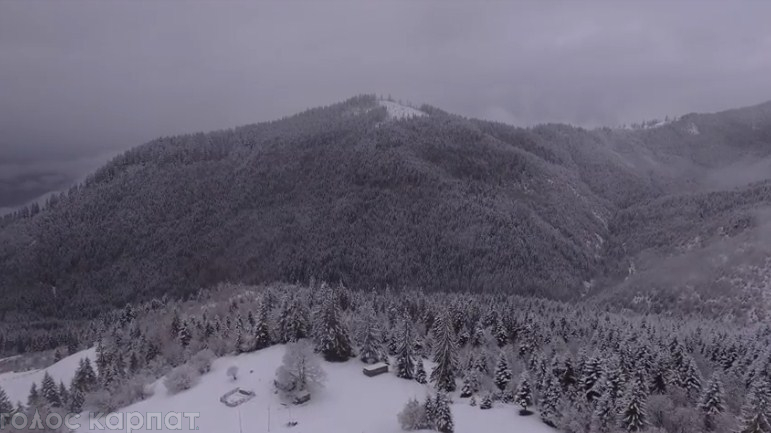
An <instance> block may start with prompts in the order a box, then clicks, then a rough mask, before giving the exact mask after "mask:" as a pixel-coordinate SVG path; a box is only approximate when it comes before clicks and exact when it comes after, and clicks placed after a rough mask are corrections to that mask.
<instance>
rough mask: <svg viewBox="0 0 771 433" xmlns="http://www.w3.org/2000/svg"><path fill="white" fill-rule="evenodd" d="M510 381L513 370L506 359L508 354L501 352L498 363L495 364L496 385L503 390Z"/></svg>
mask: <svg viewBox="0 0 771 433" xmlns="http://www.w3.org/2000/svg"><path fill="white" fill-rule="evenodd" d="M509 382H511V370H510V369H509V363H508V361H506V354H505V353H503V352H501V354H500V356H499V357H498V363H497V364H496V365H495V386H497V387H498V389H499V390H500V391H501V392H503V391H504V390H505V389H506V386H508V384H509Z"/></svg>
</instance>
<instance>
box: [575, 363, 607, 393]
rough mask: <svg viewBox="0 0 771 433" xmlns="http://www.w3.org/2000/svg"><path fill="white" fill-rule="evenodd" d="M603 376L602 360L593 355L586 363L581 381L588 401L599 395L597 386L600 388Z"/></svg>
mask: <svg viewBox="0 0 771 433" xmlns="http://www.w3.org/2000/svg"><path fill="white" fill-rule="evenodd" d="M601 377H602V366H601V364H600V360H599V358H597V357H596V356H592V357H590V358H589V359H587V360H586V362H585V363H584V368H583V371H582V372H581V379H580V381H579V383H580V387H581V391H582V392H583V394H584V398H585V399H586V401H589V402H592V401H594V399H595V398H597V397H599V395H600V392H599V390H598V389H597V388H599V386H598V385H599V381H600V378H601Z"/></svg>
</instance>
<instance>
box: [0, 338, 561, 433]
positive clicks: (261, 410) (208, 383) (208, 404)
mask: <svg viewBox="0 0 771 433" xmlns="http://www.w3.org/2000/svg"><path fill="white" fill-rule="evenodd" d="M283 354H284V347H283V346H274V347H271V348H268V349H265V350H261V351H258V352H253V353H248V354H243V355H238V356H227V357H223V358H219V359H217V360H215V361H214V363H213V364H212V371H211V372H210V373H208V374H206V375H204V376H203V377H201V380H200V382H199V383H198V384H197V385H196V386H195V387H193V388H192V389H189V390H187V391H184V392H181V393H179V394H176V395H169V394H168V393H167V391H166V388H165V387H164V385H163V381H162V380H159V381H157V382H156V383H155V384H154V387H155V394H154V395H153V396H152V397H150V398H148V399H147V400H144V401H141V402H138V403H135V404H133V405H131V406H128V407H126V408H123V409H121V410H120V412H122V413H124V414H128V413H130V412H138V413H139V414H146V413H159V412H160V413H162V414H164V416H165V414H167V413H170V412H188V413H189V412H197V413H200V415H199V416H198V417H197V418H196V422H195V427H196V429H197V430H198V431H199V432H223V433H227V432H243V433H258V432H259V433H262V432H281V431H287V432H289V433H362V432H366V433H379V432H382V433H397V432H400V431H401V428H400V426H399V423H398V421H397V419H396V415H397V413H399V412H400V411H401V410H402V408H403V407H404V405H405V403H406V402H407V400H409V399H410V398H413V397H414V398H417V399H418V400H420V401H422V400H423V399H424V398H425V396H426V395H427V394H428V393H429V392H430V391H431V387H430V385H421V384H419V383H417V382H415V381H411V380H405V379H399V378H397V377H396V376H395V375H394V374H393V373H392V372H391V373H387V374H383V375H380V376H376V377H367V376H364V375H363V374H362V368H363V367H364V364H363V363H361V362H360V361H359V360H357V359H353V360H350V361H348V362H346V363H342V364H335V363H328V362H322V367H323V368H324V370H325V371H326V374H327V378H326V381H325V385H324V387H323V388H322V389H321V390H319V391H317V393H316V394H314V395H313V398H312V399H311V401H310V402H308V403H305V404H303V405H301V406H285V405H282V403H281V400H280V399H279V397H278V395H276V394H275V393H274V391H273V390H274V388H273V378H274V375H275V371H276V368H278V366H279V365H280V364H281V359H282V356H283ZM86 356H88V357H90V358H91V359H92V360H93V359H94V350H93V349H89V350H87V351H83V352H80V353H77V354H75V355H72V356H69V357H67V358H64V359H62V360H61V361H59V362H57V363H56V364H54V365H52V366H51V367H49V368H47V369H46V370H47V371H48V372H49V373H50V374H51V375H52V376H53V377H54V378H55V379H56V380H57V382H58V381H59V380H60V379H62V380H64V382H65V383H69V380H70V379H71V378H72V375H73V374H74V371H75V369H76V368H77V366H78V362H79V360H80V358H82V357H86ZM232 365H235V366H237V367H238V369H239V374H238V379H237V380H235V381H233V380H232V379H231V378H229V377H227V375H226V373H225V372H226V370H227V369H228V367H230V366H232ZM44 371H45V370H37V371H33V372H25V373H7V374H3V375H0V384H1V385H2V386H3V388H4V389H5V390H6V391H7V392H8V394H9V397H11V399H12V400H13V401H16V400H22V401H26V398H27V394H28V392H29V388H30V386H31V384H32V381H35V382H37V383H38V385H39V384H40V382H41V381H42V378H43V373H44ZM235 387H241V388H242V389H247V390H251V391H254V392H255V393H256V396H255V397H254V398H253V399H251V400H249V401H247V402H246V403H244V404H242V405H240V406H238V407H234V408H231V407H227V406H225V405H224V404H222V403H220V401H219V399H220V397H221V396H222V395H223V394H224V393H226V392H227V391H229V390H231V389H233V388H235ZM454 399H455V403H454V404H453V405H452V413H453V419H454V422H455V431H456V432H458V433H497V432H500V431H507V432H511V433H553V432H554V431H555V430H553V429H551V428H549V427H547V426H546V425H544V424H543V423H541V421H540V420H539V418H538V416H537V415H533V416H528V417H522V416H519V415H518V413H517V409H518V407H517V406H514V405H503V404H499V405H498V406H497V407H494V408H493V409H490V410H481V409H479V407H478V406H477V407H471V406H469V404H468V402H469V401H468V399H461V398H458V397H457V396H455V397H454ZM239 418H240V421H239ZM124 419H125V420H127V419H128V416H126V415H124ZM289 421H296V422H297V425H296V426H294V427H288V426H287V422H289ZM102 423H103V424H104V423H105V421H104V420H103V421H102ZM161 424H163V423H161ZM134 425H136V423H135V424H134ZM154 426H155V424H153V425H151V426H149V427H148V426H146V425H145V426H144V428H140V429H138V430H137V431H150V430H151V429H152V427H154ZM181 426H182V431H191V429H189V421H188V419H185V418H182V422H181ZM107 430H109V429H107ZM78 431H79V432H86V431H90V430H89V424H88V421H87V420H81V427H80V429H78ZM124 431H125V430H124Z"/></svg>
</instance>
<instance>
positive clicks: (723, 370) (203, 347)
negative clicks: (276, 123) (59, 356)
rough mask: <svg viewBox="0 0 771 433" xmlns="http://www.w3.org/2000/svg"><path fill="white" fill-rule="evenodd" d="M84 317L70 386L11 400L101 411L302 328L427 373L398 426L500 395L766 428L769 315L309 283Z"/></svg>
mask: <svg viewBox="0 0 771 433" xmlns="http://www.w3.org/2000/svg"><path fill="white" fill-rule="evenodd" d="M93 326H94V328H95V329H94V332H95V335H96V336H97V337H98V339H97V341H98V343H97V349H96V350H97V352H96V353H97V355H96V362H95V363H94V365H92V364H91V363H90V362H85V363H81V366H80V367H79V368H78V371H77V373H76V374H75V377H74V379H73V381H72V383H69V384H63V383H62V384H56V383H53V382H52V381H51V380H50V378H46V379H44V380H43V382H42V383H40V384H37V385H36V386H35V387H33V389H31V390H30V396H29V399H28V401H27V402H21V405H20V406H19V407H18V408H15V409H14V410H30V409H31V408H43V409H45V410H48V411H51V410H75V409H79V408H83V407H88V408H93V409H95V410H104V411H109V410H114V409H117V408H119V407H123V406H126V405H128V404H130V403H132V402H134V401H137V400H141V399H143V398H145V397H146V395H144V394H143V393H144V392H145V391H144V390H146V387H145V385H147V384H148V383H151V382H152V381H154V380H155V379H156V378H158V377H160V376H162V375H166V376H167V378H166V381H167V387H168V388H169V389H180V390H183V389H187V388H189V387H193V386H195V383H196V377H197V376H199V375H200V374H204V373H206V372H207V371H208V365H209V364H210V363H211V361H212V359H214V358H215V357H218V356H222V355H225V354H233V353H245V352H254V351H259V350H263V349H265V348H267V347H269V346H272V345H276V344H290V345H291V344H292V343H295V342H298V341H299V342H304V341H308V342H310V343H311V344H310V345H311V347H312V349H313V351H315V352H316V353H318V354H319V356H321V357H323V358H324V359H325V360H327V361H330V362H353V360H354V359H356V358H358V359H360V360H361V361H363V362H365V363H376V362H381V361H382V362H387V363H390V364H391V365H392V367H393V371H394V374H396V375H397V377H400V378H403V380H409V381H418V382H419V383H426V382H427V385H426V386H428V387H429V389H430V390H433V392H434V394H433V395H434V397H431V398H430V399H429V400H427V401H426V402H423V401H409V402H405V404H406V406H405V411H404V412H402V413H401V414H400V415H399V419H400V422H401V423H402V426H403V427H404V428H406V429H413V428H429V429H435V430H437V431H442V432H451V431H453V430H452V415H451V413H449V406H448V405H447V402H448V401H449V400H450V399H454V400H455V401H456V403H457V401H458V400H461V401H465V402H467V403H468V404H470V405H473V406H477V407H478V409H479V410H480V413H479V416H480V417H484V416H485V415H484V414H485V409H488V408H490V407H505V408H507V410H511V411H515V412H516V413H520V414H522V416H537V417H539V418H540V420H541V421H542V422H543V423H546V424H547V425H550V426H554V427H556V428H558V429H560V430H561V431H565V432H575V433H588V432H657V431H661V432H694V433H695V432H705V431H715V432H734V431H735V432H741V433H750V432H765V431H767V427H768V415H769V412H768V411H769V406H768V400H769V398H771V385H770V383H769V381H770V380H771V352H769V348H770V347H771V327H769V325H768V324H757V325H753V326H734V325H731V324H729V323H725V322H719V321H714V320H709V319H698V318H675V317H665V316H662V315H654V314H639V313H632V312H630V311H623V312H612V311H603V310H602V309H599V308H597V307H594V306H591V305H588V304H578V305H576V304H568V303H563V302H559V301H550V300H545V299H536V298H530V297H520V296H516V295H508V294H505V293H490V294H471V293H445V292H433V293H426V292H417V291H395V290H390V289H388V290H385V291H362V290H350V289H348V288H345V287H339V286H329V285H327V284H325V283H322V284H320V285H312V286H296V285H283V284H281V285H270V286H259V287H257V286H243V285H233V284H226V285H220V286H219V287H217V288H216V289H214V290H212V291H209V292H206V293H201V294H199V295H198V296H197V297H195V298H194V299H190V300H188V301H184V302H182V301H169V300H164V301H161V300H157V299H156V300H153V301H150V302H145V303H140V304H136V305H127V306H126V307H125V308H123V309H122V310H117V311H114V312H110V313H108V314H105V315H104V317H102V318H101V319H100V320H98V321H96V322H94V325H93ZM234 374H235V373H234ZM3 404H12V403H11V402H7V403H3ZM12 405H14V406H15V403H13V404H12ZM528 414H532V415H528Z"/></svg>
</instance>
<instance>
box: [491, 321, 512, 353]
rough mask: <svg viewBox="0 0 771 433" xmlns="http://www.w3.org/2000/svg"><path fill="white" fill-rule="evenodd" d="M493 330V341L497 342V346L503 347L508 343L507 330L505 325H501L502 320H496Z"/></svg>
mask: <svg viewBox="0 0 771 433" xmlns="http://www.w3.org/2000/svg"><path fill="white" fill-rule="evenodd" d="M493 332H494V334H495V342H496V343H497V344H498V347H503V346H505V345H507V344H508V343H509V331H508V330H507V329H506V326H504V325H503V322H501V321H498V322H497V323H496V325H495V328H494V329H493Z"/></svg>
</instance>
